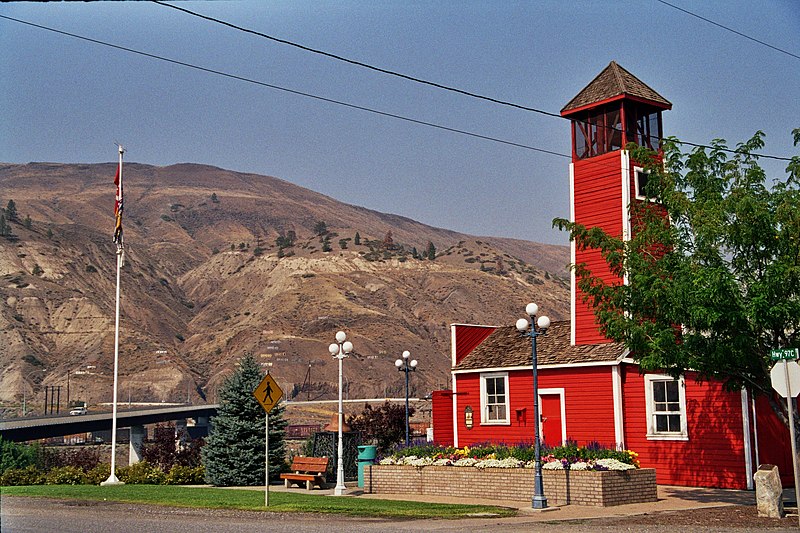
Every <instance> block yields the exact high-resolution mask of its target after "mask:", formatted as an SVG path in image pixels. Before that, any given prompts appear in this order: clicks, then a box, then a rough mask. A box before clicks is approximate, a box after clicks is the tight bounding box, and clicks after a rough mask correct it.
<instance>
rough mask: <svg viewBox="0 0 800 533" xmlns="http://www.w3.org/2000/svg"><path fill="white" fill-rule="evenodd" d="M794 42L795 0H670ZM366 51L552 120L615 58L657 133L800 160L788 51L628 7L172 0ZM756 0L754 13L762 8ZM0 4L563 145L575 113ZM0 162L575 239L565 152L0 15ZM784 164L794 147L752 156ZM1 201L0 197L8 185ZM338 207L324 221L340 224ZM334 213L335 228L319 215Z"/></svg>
mask: <svg viewBox="0 0 800 533" xmlns="http://www.w3.org/2000/svg"><path fill="white" fill-rule="evenodd" d="M670 3H672V4H675V5H677V6H679V7H682V8H684V9H688V10H690V11H693V12H695V13H697V14H698V15H700V16H703V17H706V18H708V19H711V20H714V21H715V22H717V23H719V24H723V25H725V26H728V27H730V28H732V29H735V30H737V31H739V32H742V33H744V34H747V35H749V36H751V37H754V38H756V39H759V40H761V41H764V42H766V43H769V44H771V45H773V46H775V47H778V48H781V49H784V50H786V51H788V52H790V53H792V54H794V55H795V56H796V55H800V43H799V42H798V37H799V36H800V3H798V2H796V1H794V0H785V1H779V0H767V1H765V2H759V3H758V5H757V4H756V3H753V2H750V1H703V2H690V1H688V0H670ZM178 5H180V6H181V7H185V8H187V9H191V10H194V11H197V12H200V13H203V14H205V15H209V16H213V17H217V18H220V19H223V20H226V21H228V22H231V23H234V24H237V25H240V26H244V27H247V28H250V29H253V30H257V31H260V32H263V33H266V34H270V35H273V36H276V37H279V38H282V39H286V40H290V41H294V42H297V43H301V44H304V45H306V46H309V47H312V48H318V49H322V50H325V51H328V52H331V53H335V54H338V55H341V56H345V57H348V58H352V59H355V60H358V61H361V62H365V63H369V64H372V65H376V66H379V67H382V68H385V69H389V70H395V71H398V72H402V73H405V74H408V75H410V76H415V77H419V78H423V79H426V80H430V81H434V82H437V83H441V84H444V85H450V86H454V87H458V88H460V89H463V90H467V91H471V92H475V93H480V94H483V95H487V96H491V97H494V98H497V99H501V100H507V101H511V102H515V103H519V104H522V105H525V106H529V107H534V108H538V109H542V110H545V111H549V112H554V113H558V112H559V111H560V109H561V107H562V106H563V105H564V104H565V103H566V102H567V101H569V99H570V98H572V97H573V96H574V95H575V94H577V93H578V91H580V90H581V89H582V88H583V87H584V86H585V85H586V84H587V83H588V82H589V81H591V80H592V78H594V76H595V75H597V74H598V73H599V72H600V71H601V70H602V69H603V68H604V67H605V66H606V65H607V64H608V63H609V62H610V61H612V60H615V61H617V62H618V63H619V64H620V65H621V66H623V67H624V68H626V69H627V70H629V71H630V72H632V73H633V74H634V75H636V76H637V77H639V78H640V79H641V80H642V81H644V82H645V83H647V84H648V85H650V86H651V87H652V88H654V89H655V90H656V91H658V92H659V93H660V94H662V95H663V96H664V97H665V98H667V99H668V100H670V101H671V102H672V103H673V110H672V111H668V112H666V113H665V115H664V117H665V120H664V124H665V132H666V134H668V135H675V136H677V137H679V138H681V139H683V140H687V141H691V142H696V143H708V142H709V141H710V140H711V139H714V138H725V139H727V140H728V141H729V143H730V144H735V143H737V142H740V141H743V140H746V139H747V138H749V137H750V136H751V135H752V134H753V133H754V132H755V131H756V130H759V129H760V130H763V131H764V132H766V134H767V146H766V148H765V149H764V153H768V154H773V155H779V156H785V157H789V156H791V155H792V154H795V153H797V150H795V149H794V147H793V146H792V143H791V130H792V129H793V128H797V127H800V59H798V58H797V57H792V56H791V55H787V54H784V53H781V52H779V51H776V50H773V49H770V48H768V47H766V46H764V45H761V44H758V43H755V42H753V41H751V40H747V39H745V38H743V37H741V36H738V35H735V34H733V33H731V32H728V31H725V30H723V29H721V28H719V27H717V26H714V25H712V24H709V23H708V22H704V21H702V20H699V19H697V18H694V17H692V16H690V15H687V14H686V13H682V12H680V11H678V10H676V9H674V8H672V7H669V6H667V5H665V4H663V3H661V2H658V1H657V0H642V1H637V2H615V1H585V2H581V1H578V2H563V1H545V2H499V1H498V2H488V1H487V2H475V1H466V2H449V1H430V2H421V1H402V2H400V1H398V2H386V1H324V0H323V1H315V2H300V1H295V2H265V1H260V2H249V1H239V2H180V3H178ZM756 5H757V7H756ZM0 15H5V16H10V17H14V18H19V19H23V20H26V21H29V22H32V23H36V24H41V25H45V26H50V27H53V28H56V29H59V30H63V31H67V32H71V33H76V34H80V35H83V36H86V37H90V38H93V39H98V40H103V41H107V42H110V43H113V44H117V45H120V46H124V47H129V48H133V49H136V50H140V51H143V52H147V53H150V54H155V55H160V56H165V57H168V58H171V59H175V60H178V61H183V62H187V63H192V64H196V65H199V66H202V67H205V68H210V69H215V70H220V71H224V72H227V73H230V74H235V75H237V76H242V77H245V78H251V79H255V80H258V81H261V82H264V83H269V84H273V85H277V86H281V87H285V88H288V89H292V90H297V91H302V92H306V93H311V94H314V95H318V96H321V97H325V98H329V99H334V100H340V101H343V102H348V103H352V104H355V105H359V106H364V107H369V108H372V109H376V110H379V111H383V112H387V113H392V114H397V115H402V116H405V117H409V118H412V119H415V120H420V121H425V122H431V123H435V124H439V125H441V126H445V127H448V128H454V129H459V130H466V131H470V132H474V133H477V134H480V135H484V136H489V137H495V138H499V139H503V140H507V141H511V142H514V143H519V144H523V145H528V146H532V147H535V148H540V149H543V150H550V151H554V152H558V153H561V154H568V153H569V142H570V141H569V128H568V123H567V122H566V121H564V120H562V119H558V118H553V117H549V116H544V115H541V114H536V113H531V112H527V111H522V110H517V109H511V108H508V107H503V106H499V105H497V104H492V103H489V102H485V101H480V100H476V99H472V98H469V97H466V96H462V95H458V94H453V93H450V92H446V91H443V90H440V89H435V88H432V87H427V86H423V85H419V84H415V83H413V82H410V81H406V80H402V79H398V78H395V77H391V76H387V75H385V74H380V73H376V72H372V71H368V70H365V69H363V68H359V67H356V66H353V65H348V64H344V63H341V62H337V61H334V60H331V59H328V58H325V57H321V56H319V55H314V54H311V53H308V52H305V51H302V50H298V49H296V48H292V47H289V46H286V45H282V44H278V43H275V42H272V41H268V40H265V39H263V38H260V37H256V36H253V35H248V34H245V33H242V32H239V31H236V30H233V29H230V28H225V27H222V26H219V25H216V24H213V23H210V22H207V21H204V20H201V19H198V18H196V17H192V16H189V15H186V14H183V13H180V12H178V11H175V10H173V9H170V8H166V7H163V6H159V5H156V4H152V3H148V2H108V3H88V4H87V3H82V2H74V3H73V2H67V3H64V2H58V3H47V4H39V3H11V4H2V5H0ZM0 95H2V96H0V161H1V162H6V163H25V162H29V161H49V162H62V163H79V162H80V163H93V162H109V161H114V160H115V157H116V147H115V146H114V142H116V141H118V142H120V143H122V144H123V145H125V147H126V149H127V150H128V151H127V154H126V160H127V161H135V162H139V163H147V164H153V165H169V164H173V163H182V162H191V163H205V164H211V165H216V166H219V167H223V168H227V169H231V170H236V171H245V172H256V173H259V174H266V175H271V176H276V177H279V178H282V179H285V180H287V181H290V182H292V183H295V184H298V185H301V186H303V187H307V188H309V189H312V190H314V191H318V192H321V193H323V194H327V195H330V196H332V197H334V198H336V199H338V200H341V201H343V202H347V203H350V204H355V205H360V206H364V207H368V208H371V209H376V210H379V211H383V212H387V213H395V214H399V215H403V216H407V217H410V218H413V219H416V220H419V221H421V222H424V223H426V224H430V225H434V226H438V227H444V228H448V229H453V230H457V231H463V232H466V233H471V234H474V235H495V236H504V237H515V238H522V239H529V240H534V241H539V242H547V243H556V244H567V243H568V240H567V237H566V235H565V234H563V233H560V232H558V231H557V230H554V229H552V228H551V227H550V226H551V224H550V222H551V220H552V219H553V218H554V217H557V216H568V213H569V196H568V181H567V180H568V164H569V161H568V159H566V158H564V157H559V156H554V155H549V154H545V153H541V152H537V151H533V150H529V149H525V148H519V147H514V146H509V145H506V144H501V143H496V142H491V141H487V140H482V139H477V138H474V137H468V136H464V135H461V134H457V133H453V132H448V131H443V130H440V129H435V128H431V127H427V126H422V125H418V124H413V123H409V122H405V121H401V120H397V119H393V118H388V117H385V116H380V115H376V114H372V113H367V112H364V111H359V110H355V109H352V108H347V107H343V106H338V105H334V104H330V103H326V102H322V101H318V100H314V99H310V98H306V97H302V96H297V95H293V94H289V93H286V92H282V91H278V90H275V89H270V88H266V87H262V86H258V85H253V84H249V83H245V82H241V81H235V80H232V79H229V78H224V77H220V76H216V75H212V74H208V73H203V72H199V71H196V70H192V69H188V68H185V67H181V66H177V65H174V64H168V63H164V62H161V61H157V60H153V59H149V58H146V57H142V56H138V55H134V54H131V53H128V52H124V51H120V50H116V49H112V48H108V47H104V46H100V45H96V44H92V43H88V42H85V41H80V40H76V39H74V38H71V37H66V36H63V35H58V34H54V33H51V32H47V31H43V30H41V29H37V28H32V27H30V26H25V25H22V24H19V23H17V22H11V21H8V20H5V19H0ZM764 166H765V168H767V169H768V171H769V173H770V175H771V176H774V177H780V176H783V175H784V173H783V169H784V168H785V166H786V164H785V162H768V161H765V162H764ZM0 196H2V191H0ZM333 216H334V214H332V218H333ZM331 225H335V224H331Z"/></svg>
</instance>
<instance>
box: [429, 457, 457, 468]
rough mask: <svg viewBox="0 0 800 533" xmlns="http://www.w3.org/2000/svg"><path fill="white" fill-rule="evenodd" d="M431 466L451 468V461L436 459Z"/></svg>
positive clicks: (445, 458)
mask: <svg viewBox="0 0 800 533" xmlns="http://www.w3.org/2000/svg"><path fill="white" fill-rule="evenodd" d="M431 464H432V465H433V466H452V465H453V461H451V460H450V459H448V458H447V457H443V458H442V459H436V460H435V461H434V462H433V463H431Z"/></svg>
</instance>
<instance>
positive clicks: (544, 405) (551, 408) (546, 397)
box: [539, 394, 564, 446]
mask: <svg viewBox="0 0 800 533" xmlns="http://www.w3.org/2000/svg"><path fill="white" fill-rule="evenodd" d="M539 398H540V400H541V401H540V406H541V416H542V426H541V432H542V433H541V435H542V437H541V438H542V443H544V444H546V445H547V446H561V445H562V444H563V442H562V440H563V432H562V427H563V424H564V421H563V420H562V419H561V395H560V394H542V395H541V396H539Z"/></svg>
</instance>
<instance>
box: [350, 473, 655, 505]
mask: <svg viewBox="0 0 800 533" xmlns="http://www.w3.org/2000/svg"><path fill="white" fill-rule="evenodd" d="M542 476H543V481H544V494H545V497H547V503H548V504H549V505H569V504H572V505H594V506H599V507H607V506H611V505H622V504H626V503H643V502H654V501H656V500H657V497H656V471H655V469H652V468H640V469H637V470H625V471H612V470H608V471H585V470H584V471H574V472H573V471H570V470H544V471H542ZM533 478H534V471H533V469H530V468H485V469H480V468H469V467H455V466H425V467H422V468H417V467H414V466H400V465H372V466H369V467H367V468H366V469H365V471H364V490H365V491H367V492H370V493H373V494H381V493H383V494H423V495H431V496H454V495H458V496H463V497H465V498H477V499H487V500H512V501H528V502H529V501H530V500H531V497H532V496H533Z"/></svg>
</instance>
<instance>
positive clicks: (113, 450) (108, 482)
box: [100, 146, 124, 485]
mask: <svg viewBox="0 0 800 533" xmlns="http://www.w3.org/2000/svg"><path fill="white" fill-rule="evenodd" d="M123 152H124V150H123V149H122V146H120V147H119V190H120V191H121V190H122V154H123ZM123 254H124V251H123V250H122V248H121V247H117V303H116V317H115V324H114V400H113V404H112V405H113V407H112V413H111V474H110V475H109V476H108V479H106V480H105V481H103V482H102V483H100V484H101V485H121V484H122V482H121V481H120V480H119V479H117V475H116V464H117V386H118V381H119V272H120V270H122V260H123Z"/></svg>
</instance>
